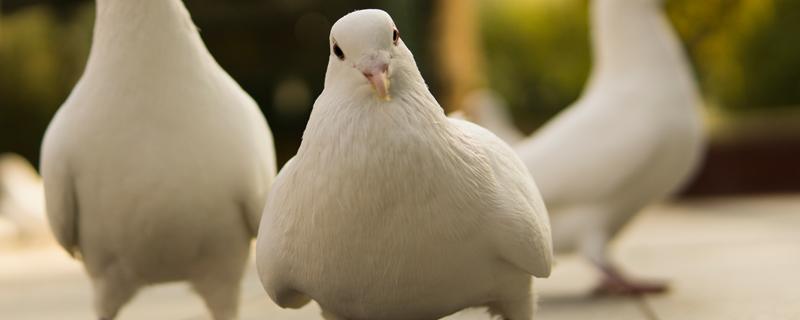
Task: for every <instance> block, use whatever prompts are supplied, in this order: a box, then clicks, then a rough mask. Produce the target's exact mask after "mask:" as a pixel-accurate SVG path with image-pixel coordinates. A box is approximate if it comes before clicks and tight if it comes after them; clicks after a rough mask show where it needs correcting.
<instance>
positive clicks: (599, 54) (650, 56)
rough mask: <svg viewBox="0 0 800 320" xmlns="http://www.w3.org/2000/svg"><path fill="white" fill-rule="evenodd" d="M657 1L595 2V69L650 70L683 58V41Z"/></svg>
mask: <svg viewBox="0 0 800 320" xmlns="http://www.w3.org/2000/svg"><path fill="white" fill-rule="evenodd" d="M659 2H660V1H655V0H594V1H591V27H592V28H591V30H592V44H593V46H592V47H593V51H594V65H595V72H596V73H597V72H600V73H603V72H612V73H619V72H633V73H637V72H648V71H647V70H648V69H651V68H653V67H667V68H671V67H672V66H675V65H676V64H678V63H682V62H683V61H681V60H682V59H683V57H682V53H681V51H680V50H681V49H680V44H679V42H678V40H677V38H676V37H675V35H674V34H673V32H672V30H671V28H670V25H669V23H668V21H667V20H666V17H665V16H664V15H663V13H662V11H661V10H662V9H661V7H660V6H661V4H660V3H659Z"/></svg>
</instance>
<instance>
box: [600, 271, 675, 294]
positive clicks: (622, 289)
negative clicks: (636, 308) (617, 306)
mask: <svg viewBox="0 0 800 320" xmlns="http://www.w3.org/2000/svg"><path fill="white" fill-rule="evenodd" d="M604 271H605V278H604V279H603V282H601V283H600V284H599V285H598V286H597V288H595V289H594V295H600V296H607V295H617V296H619V295H624V296H632V295H643V294H654V293H664V292H666V291H667V289H668V286H667V285H666V284H665V283H663V282H649V281H637V280H631V279H628V278H625V277H624V276H622V275H621V274H620V273H619V272H617V271H616V270H608V269H607V270H604Z"/></svg>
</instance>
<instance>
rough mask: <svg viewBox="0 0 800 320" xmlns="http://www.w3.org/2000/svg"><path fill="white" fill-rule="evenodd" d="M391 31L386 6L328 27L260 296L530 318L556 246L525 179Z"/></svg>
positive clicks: (269, 221)
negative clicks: (460, 116) (442, 101)
mask: <svg viewBox="0 0 800 320" xmlns="http://www.w3.org/2000/svg"><path fill="white" fill-rule="evenodd" d="M394 28H395V27H394V23H393V22H392V19H391V17H389V15H388V14H386V13H385V12H383V11H380V10H362V11H356V12H353V13H350V14H348V15H346V16H345V17H343V18H341V19H340V20H339V21H338V22H336V24H335V25H334V26H333V28H332V30H331V46H332V54H331V57H330V60H329V64H328V71H327V75H326V79H325V89H324V91H323V92H322V94H321V95H320V96H319V98H318V99H317V101H316V103H315V105H314V110H313V112H312V114H311V118H310V119H309V123H308V126H307V127H306V131H305V133H304V135H303V142H302V144H301V146H300V149H299V151H298V153H297V155H296V156H295V157H294V158H293V159H292V160H291V161H290V162H289V163H287V165H286V166H285V167H284V168H283V169H282V170H281V172H280V173H279V175H278V177H277V178H276V180H275V185H274V187H273V189H272V191H271V193H270V196H269V200H268V202H267V206H266V208H265V211H264V216H263V219H262V222H261V228H260V230H259V232H260V233H259V238H258V244H257V248H256V255H257V259H256V262H257V266H258V271H259V275H260V277H261V281H262V283H263V285H264V288H265V289H266V291H267V293H268V294H269V295H270V297H271V298H272V299H273V300H274V301H275V302H276V303H277V304H278V305H280V306H283V307H299V306H302V305H303V304H305V303H306V302H307V301H308V299H313V300H315V301H316V302H317V303H319V304H320V306H321V307H322V309H323V310H324V316H325V317H326V318H327V319H372V320H381V319H435V318H440V317H443V316H445V315H447V314H450V313H453V312H456V311H458V310H460V309H463V308H467V307H473V306H489V307H490V311H491V312H493V313H496V314H501V315H503V316H504V317H505V318H506V319H512V320H518V319H531V317H532V312H533V304H534V300H533V297H532V294H533V293H532V292H531V282H532V279H531V275H534V276H538V277H546V276H548V275H549V273H550V262H551V258H552V251H551V242H550V228H549V224H548V218H547V212H546V209H545V207H544V205H543V203H542V201H541V199H540V197H539V194H538V191H537V190H536V187H535V185H534V183H533V181H532V180H531V178H530V174H529V173H528V172H527V170H526V169H525V167H524V165H523V164H522V163H521V162H520V161H519V159H518V158H517V156H516V155H515V154H514V152H513V150H512V149H511V148H510V147H508V146H507V145H506V144H505V143H503V142H502V140H500V139H499V138H497V137H496V136H494V135H493V134H492V133H490V132H489V131H487V130H485V129H483V128H480V127H478V126H477V125H474V124H471V123H468V122H464V121H461V120H453V119H448V118H447V117H446V116H445V115H444V113H443V111H442V109H441V108H440V106H439V105H438V103H437V102H436V100H435V99H434V98H433V96H432V95H431V94H430V92H429V91H428V90H427V87H426V85H425V83H424V80H423V79H422V76H421V75H420V73H419V71H418V69H417V66H416V63H415V62H414V58H413V56H412V54H411V52H410V51H409V50H408V48H406V46H405V45H404V44H403V42H402V41H401V40H400V39H398V38H396V37H395V36H394V35H395V34H396V33H394V32H393V30H395V29H394ZM394 39H396V40H394ZM337 55H340V56H341V57H342V58H339V57H337ZM389 82H391V86H389V85H388V84H389ZM370 85H371V86H372V89H371V88H370ZM376 93H377V96H376Z"/></svg>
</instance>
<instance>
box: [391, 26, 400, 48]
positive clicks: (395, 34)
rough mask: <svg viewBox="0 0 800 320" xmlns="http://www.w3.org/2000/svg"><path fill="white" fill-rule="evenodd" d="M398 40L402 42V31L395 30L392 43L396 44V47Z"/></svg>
mask: <svg viewBox="0 0 800 320" xmlns="http://www.w3.org/2000/svg"><path fill="white" fill-rule="evenodd" d="M398 40H400V31H397V29H394V31H393V32H392V42H394V45H397V41H398Z"/></svg>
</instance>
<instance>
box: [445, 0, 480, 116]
mask: <svg viewBox="0 0 800 320" xmlns="http://www.w3.org/2000/svg"><path fill="white" fill-rule="evenodd" d="M437 3H438V5H437V7H436V24H435V29H436V30H437V32H436V33H435V35H434V39H436V40H435V41H436V49H437V50H436V51H437V55H436V58H437V60H436V62H437V66H438V70H437V71H439V73H440V75H441V77H442V84H443V88H442V89H443V90H442V91H441V97H440V101H439V102H440V103H441V104H442V106H443V107H444V108H445V109H446V110H447V111H453V110H457V109H459V108H460V105H461V103H462V101H461V100H462V99H463V98H464V96H465V95H466V94H468V93H469V92H470V91H472V90H475V89H477V88H479V87H481V86H484V85H485V83H486V80H485V79H484V78H483V77H484V73H485V71H484V63H485V61H484V57H483V51H484V49H483V48H482V45H483V43H482V42H481V41H480V29H479V28H480V26H479V25H478V23H479V21H480V20H479V19H478V12H477V10H478V3H477V0H439V1H437Z"/></svg>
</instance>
